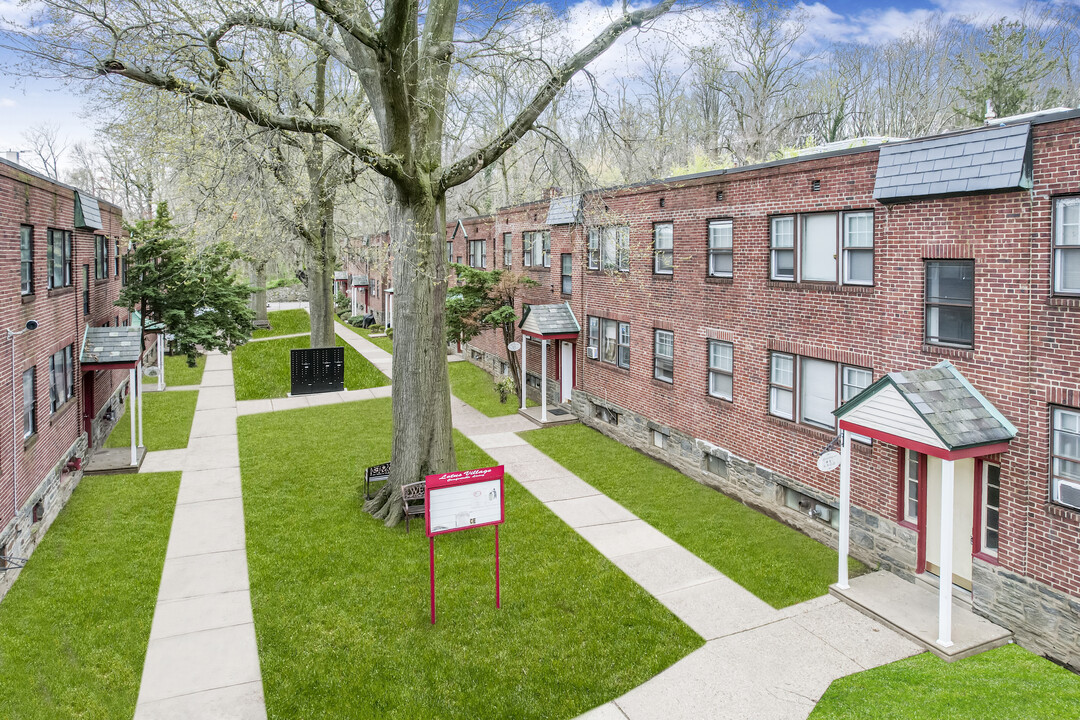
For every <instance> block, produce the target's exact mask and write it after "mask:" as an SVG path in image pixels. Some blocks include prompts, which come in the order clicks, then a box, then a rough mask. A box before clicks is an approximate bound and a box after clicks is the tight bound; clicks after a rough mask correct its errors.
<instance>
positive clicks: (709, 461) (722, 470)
mask: <svg viewBox="0 0 1080 720" xmlns="http://www.w3.org/2000/svg"><path fill="white" fill-rule="evenodd" d="M705 472H707V473H709V474H710V475H716V476H717V477H722V478H726V477H727V476H728V475H727V460H726V459H725V458H722V457H720V456H719V455H706V456H705Z"/></svg>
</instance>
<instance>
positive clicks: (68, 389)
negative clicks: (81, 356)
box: [49, 345, 75, 412]
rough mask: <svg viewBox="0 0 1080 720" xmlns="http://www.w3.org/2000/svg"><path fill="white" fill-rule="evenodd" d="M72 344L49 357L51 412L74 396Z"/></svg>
mask: <svg viewBox="0 0 1080 720" xmlns="http://www.w3.org/2000/svg"><path fill="white" fill-rule="evenodd" d="M72 347H73V346H72V345H68V346H67V347H66V348H64V349H63V350H59V351H57V352H55V353H53V354H52V355H51V356H50V357H49V400H50V405H51V410H52V412H56V411H57V410H58V409H59V408H60V406H62V405H63V404H64V403H66V402H67V401H68V400H70V399H71V398H73V397H75V368H74V364H73V362H72V360H73V358H72Z"/></svg>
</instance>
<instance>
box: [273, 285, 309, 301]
mask: <svg viewBox="0 0 1080 720" xmlns="http://www.w3.org/2000/svg"><path fill="white" fill-rule="evenodd" d="M307 299H308V289H307V286H305V285H304V284H303V283H299V284H296V285H289V286H288V287H279V288H274V289H272V290H267V291H266V302H304V301H306V300H307Z"/></svg>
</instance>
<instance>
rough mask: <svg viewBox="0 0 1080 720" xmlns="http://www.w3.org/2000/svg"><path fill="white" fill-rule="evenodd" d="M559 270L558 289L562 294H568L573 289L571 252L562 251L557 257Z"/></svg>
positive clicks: (572, 257) (572, 258)
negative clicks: (560, 281) (559, 280)
mask: <svg viewBox="0 0 1080 720" xmlns="http://www.w3.org/2000/svg"><path fill="white" fill-rule="evenodd" d="M559 265H560V271H561V276H560V277H561V280H562V283H561V286H560V288H559V289H560V290H561V291H562V294H563V295H570V294H572V293H573V291H574V256H573V254H572V253H563V254H562V256H561V257H560V258H559Z"/></svg>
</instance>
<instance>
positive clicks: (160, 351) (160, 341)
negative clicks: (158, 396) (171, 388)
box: [157, 332, 165, 390]
mask: <svg viewBox="0 0 1080 720" xmlns="http://www.w3.org/2000/svg"><path fill="white" fill-rule="evenodd" d="M157 389H158V390H164V389H165V333H163V332H159V333H158V336H157Z"/></svg>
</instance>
